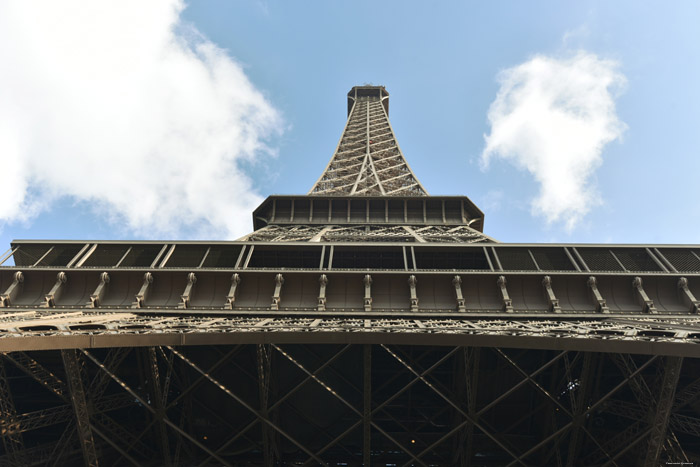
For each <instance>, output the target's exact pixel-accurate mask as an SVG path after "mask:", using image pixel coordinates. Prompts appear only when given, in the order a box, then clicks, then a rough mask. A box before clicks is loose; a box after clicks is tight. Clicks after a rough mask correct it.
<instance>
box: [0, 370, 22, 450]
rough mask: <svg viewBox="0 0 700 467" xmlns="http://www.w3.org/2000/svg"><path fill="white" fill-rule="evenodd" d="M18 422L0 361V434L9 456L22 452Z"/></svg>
mask: <svg viewBox="0 0 700 467" xmlns="http://www.w3.org/2000/svg"><path fill="white" fill-rule="evenodd" d="M18 422H19V420H18V417H17V410H16V409H15V403H14V398H13V397H12V389H11V388H10V382H9V381H8V379H7V374H6V373H5V363H4V362H3V361H2V359H0V424H1V428H0V433H2V443H3V445H4V447H5V452H6V453H7V454H9V455H16V454H18V453H20V452H22V451H23V450H24V440H23V439H22V433H21V431H20V430H19V425H18Z"/></svg>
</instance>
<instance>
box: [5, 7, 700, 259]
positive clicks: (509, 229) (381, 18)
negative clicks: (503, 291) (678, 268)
mask: <svg viewBox="0 0 700 467" xmlns="http://www.w3.org/2000/svg"><path fill="white" fill-rule="evenodd" d="M154 3H159V2H154ZM17 5H24V4H23V3H22V4H20V3H18V4H15V6H14V7H11V8H10V10H14V11H11V12H10V13H12V14H5V15H2V14H0V17H2V16H5V18H6V19H5V20H1V19H0V23H2V21H6V22H8V23H6V24H4V25H3V24H0V26H5V27H0V31H3V30H4V31H5V32H0V42H2V43H3V45H2V46H0V60H3V61H6V62H7V61H9V63H10V65H12V69H15V70H19V71H17V72H16V74H15V75H14V78H13V77H12V76H11V77H10V78H5V81H3V78H0V87H2V88H4V89H5V92H4V93H3V92H0V104H3V105H2V106H0V107H4V108H5V109H6V112H5V115H3V114H2V113H0V149H2V148H3V147H5V148H8V147H9V148H10V150H5V151H3V152H4V154H3V152H0V162H1V163H2V166H3V168H4V171H5V172H6V173H8V172H9V173H10V174H11V175H12V174H14V177H11V178H12V179H13V180H15V181H17V180H19V181H21V182H22V183H19V182H17V186H13V185H11V184H10V185H6V190H5V192H3V197H4V198H5V199H8V198H9V200H12V199H15V200H16V203H15V206H20V208H19V209H15V210H11V209H9V208H6V209H5V210H4V211H0V244H3V245H7V246H9V242H10V241H11V240H12V239H15V238H80V239H83V238H84V239H119V238H123V239H147V238H183V239H185V238H186V239H191V238H195V239H206V238H227V237H228V238H231V237H235V236H236V235H237V234H238V233H240V234H241V235H242V234H243V233H245V231H247V230H249V229H250V223H251V221H250V210H251V206H254V205H255V204H256V203H257V202H258V201H259V200H260V199H261V198H262V197H264V196H267V195H268V194H297V193H306V192H307V191H308V190H309V189H310V187H311V186H312V184H313V183H314V181H315V180H316V179H317V178H318V176H319V175H320V173H321V171H322V170H323V168H324V167H325V164H326V163H327V161H328V159H329V158H330V157H331V155H332V152H333V150H334V148H335V145H336V144H337V141H338V138H339V137H340V133H341V131H342V128H343V125H344V122H345V117H346V113H345V112H346V107H345V106H346V103H345V93H346V92H347V91H348V90H349V89H350V88H351V87H352V86H353V85H357V84H364V83H372V84H382V85H385V86H386V87H387V90H388V91H389V93H390V94H391V104H390V119H391V122H392V125H393V128H394V131H395V133H396V135H397V138H398V141H399V144H400V145H401V148H402V150H403V152H404V155H405V156H406V158H407V160H408V162H409V164H410V165H411V167H412V168H413V170H414V172H415V173H416V175H417V176H418V178H419V179H420V180H421V182H422V184H423V185H424V186H425V187H426V189H427V190H428V191H429V192H430V193H431V194H450V195H453V194H464V195H467V196H469V197H470V198H471V199H472V200H473V201H474V202H475V203H476V204H477V205H478V206H480V207H481V208H482V210H483V211H484V212H485V213H486V222H485V232H486V233H487V234H489V235H490V236H492V237H494V238H496V239H498V240H501V241H506V242H566V243H588V242H594V243H598V242H613V243H700V241H699V240H698V233H697V232H698V230H699V229H700V206H699V204H698V203H697V201H696V195H695V193H696V185H697V174H698V173H700V170H699V169H700V157H698V156H699V151H700V88H699V87H698V84H697V83H700V28H698V27H697V25H698V24H700V3H698V2H697V1H687V2H674V3H673V7H672V8H670V7H669V5H670V4H660V3H656V4H652V3H640V2H602V1H601V2H595V1H588V2H586V1H583V2H551V1H550V2H516V1H512V2H479V3H476V2H474V3H467V2H440V3H437V2H433V3H427V2H407V1H402V2H399V1H387V2H369V1H365V2H362V1H356V2H321V1H318V2H304V3H293V2H284V1H276V2H275V1H270V2H263V1H258V2H242V1H240V2H229V1H223V0H222V1H213V0H206V1H190V2H188V3H187V5H186V7H184V8H182V6H181V5H179V6H178V4H177V2H170V1H166V0H163V1H162V2H160V3H159V6H158V7H152V8H150V9H149V10H148V11H145V12H144V11H142V9H143V8H142V7H141V4H140V3H138V2H135V3H134V4H128V2H120V3H119V5H118V6H109V7H107V6H105V7H104V8H105V9H108V8H109V9H114V8H121V10H123V11H117V12H115V11H109V13H110V14H109V15H107V14H105V13H104V12H102V11H100V10H99V9H95V8H93V10H91V11H86V10H87V8H82V7H76V8H75V9H73V10H71V9H70V8H64V9H63V11H60V12H54V13H52V14H60V15H67V16H66V18H65V21H63V23H66V24H68V26H71V25H72V26H73V27H74V29H77V30H79V29H80V28H87V29H86V30H85V31H78V32H80V36H79V37H81V38H82V40H78V39H77V38H75V37H73V36H70V35H69V31H67V30H63V29H61V28H60V27H56V29H55V30H51V31H50V33H45V34H44V32H45V30H46V27H44V26H43V25H44V23H43V21H47V19H46V18H42V12H43V10H42V8H45V7H47V5H43V6H42V5H36V6H34V7H33V8H34V10H32V9H31V8H28V7H25V6H17ZM49 5H50V3H49ZM3 8H5V7H3ZM5 13H8V12H5ZM50 16H51V15H50V14H48V13H46V17H50ZM136 17H138V20H136V19H133V18H136ZM7 18H10V19H7ZM115 18H116V19H115ZM10 21H11V22H12V24H10V23H9V22H10ZM104 22H107V23H109V24H103V23H104ZM86 24H89V25H90V24H91V25H92V27H88V26H85V25H86ZM68 26H66V27H68ZM33 27H34V28H36V31H42V33H41V34H35V35H34V36H33V37H31V38H28V37H29V36H26V35H25V36H21V35H22V34H26V33H25V31H27V30H29V31H30V32H31V31H32V28H33ZM158 31H161V33H160V34H158V33H157V32H158ZM11 34H16V35H20V36H21V37H20V39H19V40H18V39H17V37H3V36H5V35H11ZM42 34H43V35H42ZM91 35H93V36H94V37H91ZM64 36H66V37H68V36H70V37H69V38H68V39H65V40H63V37H64ZM8 44H12V45H8ZM95 44H96V45H95ZM149 44H154V45H153V46H152V47H151V46H149ZM44 46H46V47H48V48H49V49H51V48H58V49H57V50H56V51H55V53H51V54H50V55H51V57H52V58H51V59H47V58H46V57H47V54H46V55H42V54H39V53H38V52H36V51H37V50H41V49H42V48H43V47H44ZM83 47H86V50H82V48H83ZM150 53H152V55H149V54H150ZM56 56H58V57H59V58H60V59H56V58H55V57H56ZM134 57H135V58H134ZM153 57H156V58H155V59H154V58H153ZM163 57H165V58H163ZM577 57H579V58H581V57H587V58H588V62H585V61H581V60H579V59H578V58H577ZM132 58H133V59H132ZM161 59H162V60H163V63H160V62H159V60H161ZM538 59H539V62H537V60H538ZM154 61H155V62H156V64H155V65H154ZM537 63H539V64H540V65H542V64H544V65H545V66H543V67H540V68H537V67H535V68H536V69H537V70H544V71H541V73H544V74H545V75H546V74H547V73H550V74H551V73H554V72H553V71H552V70H565V72H566V73H567V74H565V75H563V76H568V77H571V76H574V77H575V76H578V75H577V74H576V73H579V74H581V73H582V74H584V75H585V74H586V73H589V75H590V76H593V77H597V76H599V73H603V74H605V73H607V75H606V76H608V77H612V78H614V79H613V81H614V82H615V83H616V84H614V85H611V86H610V87H609V88H606V87H603V88H601V89H598V94H596V95H598V96H601V92H602V93H603V94H604V96H603V97H607V98H608V99H609V102H610V103H612V105H613V106H612V109H611V108H610V106H607V107H606V108H605V110H604V111H603V110H601V109H600V106H595V105H594V104H590V107H588V105H589V103H585V102H588V101H591V99H589V97H588V95H586V94H584V95H583V96H578V98H580V99H582V100H583V101H585V102H584V108H578V107H577V108H573V110H571V108H570V107H571V106H570V104H571V101H570V100H569V101H567V102H565V103H564V104H563V107H557V108H556V109H554V110H557V111H558V110H561V109H562V108H564V109H569V110H570V111H571V112H572V113H571V115H574V117H575V118H580V119H583V120H586V119H588V118H589V117H590V119H589V120H590V121H589V120H586V121H584V122H583V123H582V124H585V125H588V126H587V127H584V128H598V126H596V125H597V123H596V122H599V121H603V122H606V121H607V122H610V121H612V124H614V125H617V126H616V128H617V130H616V131H613V134H612V136H610V135H608V137H607V139H605V138H604V137H600V138H601V139H600V141H601V142H600V144H598V145H597V146H596V145H595V144H593V143H594V142H595V141H597V140H595V141H593V143H591V145H592V147H593V146H595V147H597V149H595V148H594V149H592V150H591V151H593V152H594V154H593V153H591V151H589V156H591V159H590V160H592V161H593V162H591V163H590V164H589V169H587V170H588V176H587V177H583V176H582V175H581V174H580V173H579V172H580V170H579V167H580V165H577V164H573V165H570V166H566V167H563V168H562V169H561V170H564V171H566V170H573V172H571V173H569V174H568V175H567V176H571V180H572V182H575V183H578V182H581V183H583V185H582V186H583V187H584V189H585V190H586V196H590V201H591V208H590V209H589V210H588V211H587V212H586V211H585V209H584V211H583V212H581V213H576V214H575V216H574V214H572V213H571V212H570V211H567V210H571V209H574V208H572V206H576V205H575V204H571V203H569V204H566V202H565V201H566V200H565V198H566V196H564V195H560V193H559V192H558V191H556V190H553V189H552V184H551V180H550V181H548V179H546V178H545V179H544V181H542V178H541V174H540V173H539V169H537V170H535V171H534V172H533V171H532V170H530V171H528V170H527V167H533V165H532V164H531V162H532V160H533V159H532V158H533V157H534V158H535V159H536V160H539V161H540V162H539V163H540V165H539V166H538V165H537V164H535V165H534V167H543V166H544V167H549V166H550V165H551V163H552V161H553V160H554V162H557V161H559V157H561V158H564V159H565V158H567V157H570V155H569V154H568V152H569V151H568V150H567V151H564V152H567V154H562V155H561V156H559V153H558V152H556V151H554V153H553V154H554V155H551V154H550V155H549V156H542V155H541V154H540V151H539V149H538V148H544V149H543V151H544V152H546V151H548V150H549V151H550V153H551V147H556V148H560V147H564V148H571V149H572V151H571V152H576V151H577V150H578V149H579V146H581V144H576V143H574V146H573V147H572V146H571V144H569V146H566V144H567V141H569V143H570V142H571V140H572V138H570V137H569V135H567V134H565V133H562V132H561V129H560V128H559V127H552V126H548V125H547V124H545V123H543V122H544V121H546V119H545V118H544V117H542V116H541V115H539V114H534V113H533V114H530V113H527V112H528V107H520V108H521V110H522V111H523V112H525V113H526V116H528V119H529V122H528V123H527V125H529V126H526V127H525V130H526V133H527V134H528V135H532V134H535V135H539V136H538V137H539V138H541V141H539V142H538V143H537V144H535V145H534V146H532V148H531V149H530V152H527V151H525V152H522V151H521V149H520V148H521V147H524V146H527V144H526V143H527V141H524V140H522V138H524V136H523V135H522V132H520V133H518V134H515V135H513V134H507V135H506V136H505V138H506V139H507V140H508V142H509V143H510V144H511V147H514V148H515V154H511V157H505V156H504V155H503V154H501V156H503V157H501V156H499V155H498V151H496V155H495V156H493V157H491V158H490V161H489V164H488V167H484V164H483V163H482V154H483V153H484V151H485V149H486V140H485V136H487V135H496V127H495V126H493V125H492V124H493V123H494V122H490V121H489V109H490V108H491V106H492V104H493V103H494V102H495V101H496V100H497V96H498V95H499V91H503V90H504V87H503V86H504V81H503V77H504V73H507V70H511V71H512V72H513V73H515V77H516V78H515V79H516V88H518V89H520V88H522V87H523V86H521V85H522V84H523V83H522V82H520V81H517V79H521V80H523V79H525V80H527V79H530V78H528V76H530V77H531V75H529V74H527V73H524V72H523V70H526V69H528V68H527V66H531V67H533V66H535V65H536V64H537ZM582 63H583V65H582ZM585 63H589V64H590V63H593V64H594V65H595V64H597V65H598V66H599V68H598V69H596V70H598V71H595V70H593V71H591V68H590V67H589V68H585V67H586V66H587V65H585ZM547 64H549V65H547ZM572 64H578V65H579V67H578V68H576V67H573V68H572V66H573V65H572ZM518 67H520V68H518ZM582 67H583V68H582ZM600 67H602V70H603V71H602V72H601V71H600V69H601V68H600ZM96 68H97V71H94V70H95V69H96ZM531 69H532V68H531ZM84 70H87V72H86V71H84ZM144 70H148V71H147V72H146V71H144ZM572 70H573V71H572ZM93 72H94V73H95V74H94V76H88V77H87V78H86V77H85V75H86V73H88V74H92V73H93ZM499 73H500V74H499ZM537 73H540V71H538V72H537ZM590 73H592V74H590ZM538 76H540V75H538ZM559 76H562V75H556V74H555V75H553V76H548V77H545V78H546V79H544V80H543V81H542V82H544V83H554V84H555V86H554V87H561V88H562V89H563V91H561V92H560V93H559V94H557V95H555V96H554V97H553V102H554V104H553V105H556V106H559V105H560V103H559V100H560V98H561V96H562V95H565V96H569V97H567V99H569V98H570V97H571V96H570V94H571V93H574V94H576V93H577V92H579V90H583V92H589V91H590V90H589V87H590V86H588V87H586V86H585V85H584V86H580V87H579V88H576V87H574V88H572V90H568V88H567V86H568V85H567V84H566V83H567V82H568V78H567V79H565V80H563V84H561V83H562V80H561V79H559V78H558V77H559ZM600 76H601V80H602V79H603V78H604V76H603V75H600ZM615 79H616V80H615ZM499 80H500V81H499ZM572 81H574V82H575V81H576V79H572ZM596 81H597V82H600V80H596ZM56 83H58V84H56ZM525 84H527V83H525ZM551 87H552V86H550V85H545V86H544V88H543V89H544V91H543V92H545V94H546V91H547V89H549V88H551ZM524 88H525V89H527V86H524ZM562 93H563V94H562ZM18 96H19V97H18ZM134 96H136V97H134ZM154 96H157V97H154ZM530 97H531V96H530ZM550 97H551V96H550ZM573 98H574V100H575V99H576V98H577V97H576V96H574V97H573ZM521 100H522V99H521ZM525 100H527V99H525ZM3 101H4V103H3ZM96 103H97V104H99V105H97V104H96ZM601 105H602V104H601ZM567 106H568V107H567ZM7 109H16V111H17V112H19V114H20V115H21V118H19V119H17V121H19V122H20V124H15V123H14V122H15V120H14V117H13V115H15V114H13V113H11V112H9V111H7ZM0 112H2V111H0ZM601 112H602V113H601ZM596 115H597V116H598V117H599V118H598V117H596ZM3 117H4V120H3ZM596 118H598V120H596ZM606 119H607V120H606ZM66 121H67V122H69V123H71V124H70V125H68V124H66ZM3 122H4V126H3ZM8 122H9V123H8ZM72 122H75V123H74V124H73V123H72ZM115 122H116V123H115ZM162 122H164V123H162ZM105 128H107V129H109V131H107V130H105ZM576 128H578V127H574V130H575V129H576ZM3 131H4V135H3ZM499 131H500V130H499ZM601 131H602V130H601ZM13 132H14V133H13ZM557 134H558V135H559V136H560V140H562V141H563V142H562V141H559V143H560V145H559V146H556V145H555V146H552V145H551V144H549V143H548V141H549V140H550V139H551V137H552V135H557ZM8 135H9V136H8ZM17 135H20V136H17ZM154 135H156V136H158V137H157V138H156V137H155V136H154ZM231 135H233V136H231ZM574 136H575V135H574ZM530 137H531V136H526V139H527V138H530ZM3 138H4V141H3ZM494 138H495V136H494ZM518 138H520V139H518ZM8 141H10V143H8ZM528 141H529V140H528ZM3 144H5V146H3ZM561 144H564V146H561ZM584 146H585V145H584ZM533 148H534V149H533ZM547 148H550V149H547ZM596 151H597V152H596ZM76 154H78V155H79V156H77V155H76ZM542 157H544V159H542ZM547 157H549V159H548V158H547ZM552 157H554V158H555V159H551V158H552ZM571 157H573V156H571ZM582 157H583V156H582ZM13 158H16V159H17V160H20V161H22V163H20V164H19V165H18V164H17V163H14V162H12V160H13ZM537 158H539V159H537ZM62 161H70V162H62ZM13 164H14V165H13ZM71 164H75V165H71ZM542 164H544V165H542ZM205 165H208V166H209V168H208V169H207V168H202V166H205ZM8 167H9V169H8ZM42 167H43V168H42ZM72 167H75V168H77V169H71V168H72ZM86 167H87V168H86ZM567 167H568V168H567ZM571 167H574V168H573V169H571ZM69 169H70V170H69ZM63 170H65V172H62V171H63ZM120 171H121V172H123V173H124V174H123V175H120ZM73 174H75V175H73ZM538 177H540V178H539V180H540V181H539V182H538ZM583 178H585V180H583V181H581V180H582V179H583ZM60 180H63V181H60ZM154 180H155V181H154ZM130 184H131V188H130V189H128V188H120V187H129V185H130ZM75 186H79V187H80V188H79V189H76V188H74V187H75ZM565 188H566V187H564V188H563V189H565ZM543 189H548V190H549V191H548V192H547V193H548V194H547V196H546V197H545V198H546V199H544V202H545V203H547V204H548V205H549V204H551V205H557V203H559V204H558V205H557V206H558V208H557V209H560V211H558V212H559V217H558V218H555V219H554V220H552V219H550V220H549V221H548V217H547V213H546V212H541V210H538V208H536V207H535V208H533V202H534V201H535V200H536V199H537V198H538V196H539V193H540V191H541V190H543ZM0 192H2V189H1V188H0ZM18 193H19V194H18ZM574 195H575V193H574ZM572 196H573V195H572ZM13 197H14V198H13ZM219 198H220V200H219ZM214 200H217V201H214ZM582 200H583V201H582ZM587 200H588V198H581V197H579V198H577V202H579V204H578V206H579V208H580V206H581V203H582V202H584V201H587ZM583 204H584V205H586V203H583ZM212 206H213V207H212ZM204 211H206V213H203V212H204ZM550 214H551V211H550ZM567 216H568V217H567ZM572 216H573V218H575V222H574V223H573V225H571V223H567V222H566V220H567V219H571V218H572ZM550 217H551V216H550Z"/></svg>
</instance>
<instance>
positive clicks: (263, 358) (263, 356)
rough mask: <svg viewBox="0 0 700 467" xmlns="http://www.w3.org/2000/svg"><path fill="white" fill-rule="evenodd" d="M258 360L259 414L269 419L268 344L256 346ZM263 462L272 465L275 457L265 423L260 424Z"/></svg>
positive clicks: (270, 357)
mask: <svg viewBox="0 0 700 467" xmlns="http://www.w3.org/2000/svg"><path fill="white" fill-rule="evenodd" d="M256 350H257V360H258V390H259V392H260V414H261V415H262V416H263V417H264V418H266V419H267V418H269V415H268V414H269V409H268V404H269V401H270V378H271V376H272V352H271V348H270V345H269V344H258V345H257V346H256ZM261 429H262V443H263V461H264V463H265V465H273V464H274V463H275V457H276V455H277V452H276V449H275V443H274V437H275V434H274V432H273V430H272V429H271V428H270V427H269V426H268V425H267V424H265V423H261Z"/></svg>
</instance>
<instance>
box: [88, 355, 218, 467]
mask: <svg viewBox="0 0 700 467" xmlns="http://www.w3.org/2000/svg"><path fill="white" fill-rule="evenodd" d="M81 352H82V353H83V354H85V356H86V357H88V358H89V359H90V360H92V361H93V363H95V364H96V365H97V366H98V367H99V368H100V369H101V370H102V371H104V372H106V373H107V374H108V375H109V376H110V377H111V378H112V379H113V380H114V381H115V382H116V383H117V384H119V385H120V386H121V387H122V388H123V389H124V390H125V391H127V392H128V393H129V394H131V395H132V396H133V397H134V398H135V399H136V400H137V401H138V402H139V403H140V404H141V405H142V406H143V408H145V409H146V410H148V411H149V412H151V413H155V409H154V408H153V407H151V405H150V404H149V403H148V401H146V400H145V399H144V398H143V397H142V396H141V395H139V394H138V393H137V392H136V391H134V390H133V389H132V388H131V387H130V386H129V385H128V384H126V382H124V381H123V380H122V379H121V378H119V377H118V376H117V375H115V374H114V373H112V372H111V371H110V370H109V369H108V368H107V367H106V366H105V365H104V364H103V363H102V362H100V361H99V360H98V359H97V358H95V357H94V356H93V355H92V354H90V353H89V352H88V351H86V350H84V349H81ZM176 354H177V353H176ZM164 421H165V423H166V424H167V425H168V426H170V427H171V428H172V429H173V430H175V431H176V432H178V433H179V434H181V435H182V436H184V437H185V438H187V440H189V441H190V442H191V443H192V444H194V445H195V446H197V447H198V448H199V449H201V450H203V451H204V452H206V453H207V454H209V455H210V456H212V457H214V458H215V459H216V460H218V461H219V462H221V463H222V464H223V465H227V466H230V465H231V464H230V463H229V462H227V461H226V460H224V459H223V458H221V457H220V456H218V455H217V454H216V453H214V452H212V451H211V450H210V449H209V448H207V447H206V446H204V445H203V444H202V443H200V442H199V441H198V440H196V439H195V438H193V437H192V436H191V435H190V434H189V433H187V432H186V431H184V430H183V429H181V428H180V427H179V426H178V425H176V424H175V423H173V422H171V421H170V420H169V419H167V418H165V419H164Z"/></svg>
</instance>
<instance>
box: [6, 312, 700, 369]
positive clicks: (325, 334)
mask: <svg viewBox="0 0 700 467" xmlns="http://www.w3.org/2000/svg"><path fill="white" fill-rule="evenodd" d="M92 314H93V312H89V313H88V312H79V315H82V316H85V317H89V318H90V319H92V317H93V316H92ZM251 314H252V315H253V316H246V314H245V312H238V313H237V315H239V316H227V317H207V316H187V317H185V316H179V315H175V316H163V315H162V312H161V314H160V315H156V314H153V315H151V314H147V315H140V316H135V315H133V316H128V317H126V316H123V315H121V316H114V317H111V315H110V314H109V313H108V314H104V315H100V314H98V315H97V317H98V318H100V319H101V320H102V321H101V322H102V323H104V325H105V328H104V329H91V330H84V329H71V330H66V329H64V328H62V329H56V330H42V331H31V330H25V331H18V332H16V333H13V334H12V335H11V336H9V335H8V336H6V337H0V350H5V349H7V348H11V349H13V350H27V349H37V348H38V349H44V350H46V349H52V348H53V349H56V348H99V347H131V346H155V345H171V344H177V345H212V344H233V343H236V344H247V343H254V344H258V343H264V342H266V341H268V340H269V339H272V338H273V337H272V336H274V340H275V342H278V343H281V344H285V343H338V342H341V343H374V344H381V343H383V344H390V345H391V344H419V345H442V346H461V345H471V346H482V347H502V348H509V347H515V348H533V347H534V348H539V349H562V348H564V349H567V350H578V351H597V352H600V351H609V352H624V353H640V354H656V355H668V356H681V357H682V356H690V357H692V356H696V355H697V349H698V344H699V343H700V339H698V338H697V337H695V336H694V335H693V334H691V333H688V332H686V331H681V330H680V328H681V327H682V326H681V325H680V324H677V323H673V322H668V321H664V320H659V319H651V320H649V324H648V325H649V326H654V327H655V328H656V329H654V330H650V331H649V332H648V333H646V332H644V330H642V329H641V328H640V326H641V325H639V324H635V323H625V322H618V321H616V320H610V319H598V320H590V319H571V320H569V319H553V318H547V319H528V318H524V319H514V318H513V315H512V314H508V318H507V319H506V318H492V319H483V318H472V317H470V316H458V317H456V318H453V319H446V318H439V317H437V316H434V315H433V316H431V314H430V313H426V314H425V315H421V314H420V313H415V315H416V316H415V317H413V318H408V317H401V318H399V317H383V316H382V315H381V313H374V311H372V312H369V313H366V314H362V313H359V316H357V317H354V316H349V317H345V316H343V317H338V315H337V314H333V313H324V312H318V311H316V310H315V309H314V311H313V312H309V313H308V314H309V315H311V316H309V317H306V316H304V313H302V314H301V315H302V316H296V315H298V313H295V312H293V311H292V312H285V313H284V315H283V316H280V315H279V314H275V313H272V314H270V311H269V310H268V312H267V313H266V314H265V315H264V316H270V317H269V318H265V319H263V320H261V317H260V312H254V313H251ZM240 315H242V316H240ZM365 316H366V318H365ZM78 318H80V316H76V319H78ZM71 319H73V318H71ZM675 321H676V322H680V321H686V322H688V323H695V322H696V321H697V322H700V318H688V319H684V320H681V319H676V320H675ZM31 324H32V321H31V320H28V321H27V323H26V325H27V326H30V325H31ZM358 327H360V328H362V332H361V333H360V332H357V329H358ZM688 327H692V326H689V325H688ZM661 330H664V331H661Z"/></svg>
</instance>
